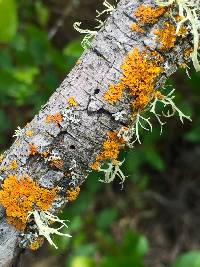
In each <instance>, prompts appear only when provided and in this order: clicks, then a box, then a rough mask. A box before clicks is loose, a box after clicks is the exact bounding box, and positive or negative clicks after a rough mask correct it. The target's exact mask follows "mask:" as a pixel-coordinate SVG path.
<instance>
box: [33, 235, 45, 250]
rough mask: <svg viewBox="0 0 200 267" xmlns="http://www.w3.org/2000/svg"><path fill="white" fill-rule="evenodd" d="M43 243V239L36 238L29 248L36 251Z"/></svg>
mask: <svg viewBox="0 0 200 267" xmlns="http://www.w3.org/2000/svg"><path fill="white" fill-rule="evenodd" d="M43 243H44V237H38V238H37V239H36V240H34V241H33V242H31V244H30V245H29V248H30V249H31V250H37V249H39V248H40V247H41V246H42V244H43Z"/></svg>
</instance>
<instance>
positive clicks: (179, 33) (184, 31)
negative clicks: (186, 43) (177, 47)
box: [177, 26, 188, 37]
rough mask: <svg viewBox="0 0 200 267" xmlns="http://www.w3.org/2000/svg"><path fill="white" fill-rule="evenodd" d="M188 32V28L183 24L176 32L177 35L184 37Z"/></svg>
mask: <svg viewBox="0 0 200 267" xmlns="http://www.w3.org/2000/svg"><path fill="white" fill-rule="evenodd" d="M187 34H188V29H187V27H185V26H182V27H181V28H180V30H179V32H178V33H177V35H178V36H181V37H186V36H187Z"/></svg>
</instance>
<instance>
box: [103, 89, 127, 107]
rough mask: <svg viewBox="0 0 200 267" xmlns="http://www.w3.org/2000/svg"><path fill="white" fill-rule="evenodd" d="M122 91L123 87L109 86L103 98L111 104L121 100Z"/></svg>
mask: <svg viewBox="0 0 200 267" xmlns="http://www.w3.org/2000/svg"><path fill="white" fill-rule="evenodd" d="M123 90H124V87H123V86H121V85H114V84H111V85H110V87H109V89H108V91H107V92H106V93H105V94H104V98H105V100H107V101H108V102H109V103H110V104H113V103H115V102H116V101H118V100H120V99H121V97H122V94H123Z"/></svg>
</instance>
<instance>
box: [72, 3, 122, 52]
mask: <svg viewBox="0 0 200 267" xmlns="http://www.w3.org/2000/svg"><path fill="white" fill-rule="evenodd" d="M116 2H117V1H116ZM103 6H105V9H104V10H102V11H98V10H96V13H97V15H96V19H95V21H97V22H98V25H97V26H96V27H95V30H93V31H92V30H89V29H81V28H80V26H81V22H75V23H74V25H73V27H74V29H75V30H76V31H78V32H79V33H81V34H85V37H84V38H83V40H82V42H81V45H82V47H83V48H84V49H87V48H88V47H90V44H91V41H92V39H93V38H94V37H95V36H96V35H97V32H98V30H100V29H101V28H102V26H103V25H104V23H105V20H101V19H100V17H101V16H102V15H104V14H105V13H106V14H111V13H112V12H113V10H115V6H114V5H111V4H110V3H109V2H108V1H107V0H105V1H104V2H103Z"/></svg>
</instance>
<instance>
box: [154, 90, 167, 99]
mask: <svg viewBox="0 0 200 267" xmlns="http://www.w3.org/2000/svg"><path fill="white" fill-rule="evenodd" d="M154 97H155V98H158V99H161V100H162V99H163V98H164V97H165V96H164V95H163V94H162V93H161V92H160V91H156V92H155V94H154Z"/></svg>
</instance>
